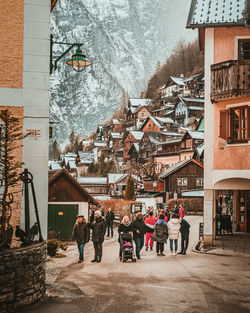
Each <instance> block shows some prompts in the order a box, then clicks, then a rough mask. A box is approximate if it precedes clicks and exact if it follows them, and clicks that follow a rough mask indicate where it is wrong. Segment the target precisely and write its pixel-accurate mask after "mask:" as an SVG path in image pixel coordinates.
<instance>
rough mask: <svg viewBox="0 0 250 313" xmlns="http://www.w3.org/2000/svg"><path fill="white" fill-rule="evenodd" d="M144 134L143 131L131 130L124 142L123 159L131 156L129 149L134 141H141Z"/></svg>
mask: <svg viewBox="0 0 250 313" xmlns="http://www.w3.org/2000/svg"><path fill="white" fill-rule="evenodd" d="M143 135H144V132H142V131H132V130H131V131H129V133H128V134H127V136H126V138H125V139H124V142H123V159H124V160H128V159H129V158H130V155H129V150H130V148H131V146H132V144H133V143H139V142H140V141H141V139H142V137H143Z"/></svg>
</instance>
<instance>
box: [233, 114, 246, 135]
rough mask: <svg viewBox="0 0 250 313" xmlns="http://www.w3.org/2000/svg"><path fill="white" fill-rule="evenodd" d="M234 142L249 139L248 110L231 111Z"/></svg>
mask: <svg viewBox="0 0 250 313" xmlns="http://www.w3.org/2000/svg"><path fill="white" fill-rule="evenodd" d="M231 122H232V123H231V124H232V131H231V138H232V140H246V139H247V108H239V109H232V110H231Z"/></svg>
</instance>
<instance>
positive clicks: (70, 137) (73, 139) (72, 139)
mask: <svg viewBox="0 0 250 313" xmlns="http://www.w3.org/2000/svg"><path fill="white" fill-rule="evenodd" d="M75 139H76V138H75V132H74V129H72V132H71V134H70V135H69V142H70V143H71V145H72V146H73V145H74V143H75Z"/></svg>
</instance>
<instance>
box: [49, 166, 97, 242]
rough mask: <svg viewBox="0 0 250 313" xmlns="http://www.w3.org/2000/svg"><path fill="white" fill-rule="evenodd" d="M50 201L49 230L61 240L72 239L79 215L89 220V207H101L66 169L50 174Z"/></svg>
mask: <svg viewBox="0 0 250 313" xmlns="http://www.w3.org/2000/svg"><path fill="white" fill-rule="evenodd" d="M48 201H49V203H48V230H49V231H55V232H57V233H58V234H59V236H60V239H69V238H71V234H72V229H73V226H74V224H75V221H76V218H77V215H78V214H82V215H84V216H85V218H86V219H88V214H89V205H91V204H93V205H96V206H98V205H99V204H98V201H96V200H95V199H94V198H93V197H92V196H91V195H90V194H89V192H88V191H87V190H86V189H85V188H83V187H82V186H81V185H80V184H79V183H78V182H77V180H76V179H75V178H74V177H72V175H70V174H69V173H68V172H67V171H66V170H65V169H62V170H59V171H54V172H50V178H49V200H48Z"/></svg>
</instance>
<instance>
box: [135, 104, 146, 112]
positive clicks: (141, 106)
mask: <svg viewBox="0 0 250 313" xmlns="http://www.w3.org/2000/svg"><path fill="white" fill-rule="evenodd" d="M142 108H146V109H147V110H148V111H149V108H148V106H147V105H140V106H138V107H137V108H136V109H135V110H134V112H133V113H138V112H139V111H140V110H141V109H142Z"/></svg>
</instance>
